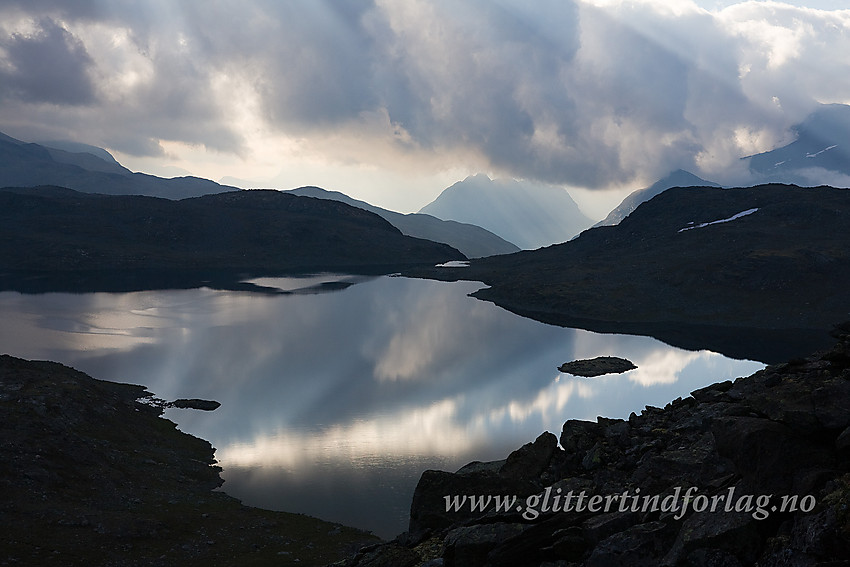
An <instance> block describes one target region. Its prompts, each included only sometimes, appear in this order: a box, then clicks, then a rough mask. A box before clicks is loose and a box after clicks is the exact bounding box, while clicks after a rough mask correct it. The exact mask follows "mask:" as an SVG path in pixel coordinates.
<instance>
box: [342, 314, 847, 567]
mask: <svg viewBox="0 0 850 567" xmlns="http://www.w3.org/2000/svg"><path fill="white" fill-rule="evenodd" d="M833 334H834V336H835V337H836V338H838V339H839V342H838V344H837V345H836V346H835V347H834V348H833V349H832V350H829V351H828V352H823V353H819V354H817V355H813V356H811V357H808V358H805V359H798V360H793V361H790V362H788V363H784V364H779V365H773V366H769V367H767V368H766V369H765V370H763V371H760V372H757V373H756V374H754V375H752V376H749V377H747V378H739V379H737V380H735V381H734V382H731V381H727V382H722V383H718V384H713V385H711V386H708V387H706V388H702V389H700V390H697V391H695V392H693V393H692V394H691V396H689V397H687V398H684V399H681V398H680V399H677V400H675V401H673V402H672V403H670V404H668V405H667V406H666V407H665V408H663V409H661V408H653V407H647V408H646V409H645V410H643V411H642V412H641V414H640V415H636V414H634V413H633V414H632V415H631V416H630V417H629V419H628V420H620V419H605V418H601V417H600V418H598V419H597V421H596V422H587V421H575V420H570V421H567V422H566V423H565V424H564V427H563V431H562V432H561V436H560V439H558V438H556V437H555V435H553V434H551V433H548V432H547V433H543V434H542V435H541V436H540V437H538V438H537V440H535V441H534V442H533V443H529V444H527V445H525V446H523V447H521V448H520V449H518V450H517V451H514V452H513V453H512V454H511V455H510V456H508V458H507V459H506V460H504V461H498V462H491V463H470V464H469V465H467V466H465V467H463V468H462V469H460V470H459V471H458V472H456V473H448V472H442V471H433V470H431V471H426V472H425V473H424V474H423V475H422V478H421V479H420V481H419V485H418V486H417V488H416V492H415V495H414V498H413V504H412V506H411V518H410V529H409V532H407V533H405V534H402V535H401V536H399V537H398V538H397V539H396V540H395V541H393V542H389V543H385V544H381V545H378V546H372V547H367V548H365V549H363V550H361V551H360V552H359V553H358V554H357V555H356V556H353V557H351V558H350V559H348V560H347V561H345V562H342V563H339V565H345V566H346V567H355V566H356V567H367V566H368V567H375V566H394V567H413V566H429V567H436V566H439V565H443V566H446V567H450V566H463V567H478V566H481V567H484V566H487V567H497V566H506V567H508V566H526V565H528V566H541V567H542V566H547V567H554V566H559V567H567V566H600V567H601V566H610V565H620V566H632V565H633V566H645V565H671V566H687V565H695V566H696V565H711V566H715V567H737V566H744V565H762V566H795V567H805V566H815V565H833V566H834V565H850V324H844V325H842V326H840V327H838V328H836V330H835V331H834V333H833ZM559 441H560V446H559ZM447 496H448V497H449V498H448V500H447V498H446V497H447ZM487 496H489V497H490V500H489V501H488V500H487V498H486V497H487ZM496 496H499V497H500V499H501V498H502V497H505V496H508V497H511V496H516V500H511V499H510V498H509V499H508V500H507V501H508V502H509V503H510V506H508V508H509V510H508V511H505V510H504V502H505V501H504V500H502V501H501V502H502V504H503V509H502V510H500V511H496V505H497V502H496V498H495V497H496ZM464 497H465V498H464ZM482 497H483V498H484V499H483V500H482ZM473 499H474V502H475V505H476V508H477V509H476V511H474V512H473V511H472V506H471V505H472V502H473ZM449 504H450V505H451V507H452V508H453V510H451V511H447V507H448V506H447V505H449ZM482 506H483V507H484V508H485V510H484V511H483V512H482V511H481V507H482Z"/></svg>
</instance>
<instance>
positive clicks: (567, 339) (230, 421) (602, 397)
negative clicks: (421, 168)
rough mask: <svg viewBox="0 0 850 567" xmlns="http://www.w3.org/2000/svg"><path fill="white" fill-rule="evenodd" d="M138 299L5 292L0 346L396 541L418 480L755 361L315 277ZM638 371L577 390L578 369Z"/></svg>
mask: <svg viewBox="0 0 850 567" xmlns="http://www.w3.org/2000/svg"><path fill="white" fill-rule="evenodd" d="M252 282H253V283H255V284H257V285H259V286H265V287H267V288H273V289H277V290H281V291H286V292H289V293H286V294H283V293H254V292H246V291H239V292H236V291H218V290H212V289H207V288H201V289H192V290H165V291H146V292H133V293H87V294H66V293H50V294H41V295H27V294H20V293H17V292H3V293H0V311H2V313H3V317H2V321H0V351H2V352H3V353H7V354H11V355H13V356H18V357H22V358H29V359H47V360H55V361H58V362H62V363H64V364H67V365H69V366H73V367H75V368H77V369H79V370H82V371H84V372H86V373H88V374H90V375H92V376H93V377H95V378H99V379H103V380H112V381H117V382H127V383H134V384H143V385H145V386H146V387H147V388H148V390H149V391H151V392H153V393H154V394H155V395H156V396H157V397H160V398H163V399H166V400H172V399H176V398H205V399H213V400H217V401H219V402H221V404H222V405H221V407H220V408H219V409H217V410H215V411H213V412H203V411H197V410H177V409H171V410H168V411H167V412H166V417H168V418H169V419H172V420H173V421H175V422H177V423H178V425H179V427H180V429H181V430H182V431H185V432H188V433H191V434H193V435H197V436H198V437H201V438H204V439H207V440H208V441H210V442H211V443H212V444H213V446H214V447H216V456H217V458H218V460H219V463H220V464H221V466H222V467H223V469H224V471H223V473H222V476H223V477H224V479H225V484H224V486H223V489H224V490H225V491H226V492H227V493H229V494H231V495H233V496H235V497H237V498H239V499H241V500H242V501H243V502H244V503H245V504H249V505H254V506H260V507H265V508H272V509H278V510H287V511H292V512H303V513H306V514H310V515H314V516H318V517H320V518H323V519H327V520H332V521H338V522H342V523H345V524H348V525H353V526H357V527H361V528H364V529H369V530H372V531H374V532H375V533H376V534H378V535H380V536H382V537H393V536H395V535H397V534H398V533H400V532H401V531H404V530H405V529H406V527H407V518H408V512H409V506H410V501H411V497H412V494H413V489H414V487H415V486H416V482H417V481H418V479H419V476H420V474H421V473H422V471H423V470H425V469H429V468H438V469H443V470H456V469H458V468H459V467H461V466H462V465H464V464H466V463H468V462H470V461H472V460H482V461H484V460H496V459H503V458H505V457H506V456H507V455H508V454H509V453H510V452H511V451H513V450H514V449H516V448H517V447H519V446H521V445H522V444H524V443H527V442H529V441H532V440H534V439H535V438H536V437H537V436H538V435H539V434H540V433H541V432H543V431H546V430H548V431H551V432H553V433H555V434H556V435H559V434H560V431H561V426H562V425H563V422H564V421H565V420H567V419H595V418H596V417H597V416H600V415H601V416H606V417H619V418H626V417H628V415H629V413H630V412H632V411H634V412H638V413H639V412H640V411H641V409H642V408H644V407H645V406H647V405H654V406H663V405H665V404H666V403H668V402H670V401H672V400H673V399H675V398H676V397H679V396H686V395H687V394H688V393H689V392H691V391H693V390H695V389H697V388H700V387H702V386H705V385H707V384H709V383H711V382H716V381H720V380H726V379H730V378H732V379H734V378H735V377H738V376H747V375H749V374H752V373H753V372H755V371H756V370H758V369H760V368H762V367H763V366H764V365H763V364H761V363H758V362H752V361H738V360H731V359H729V358H726V357H724V356H721V355H719V354H716V353H712V352H708V351H698V352H690V351H684V350H681V349H677V348H673V347H670V346H668V345H665V344H664V343H661V342H659V341H657V340H655V339H652V338H648V337H638V336H628V335H611V334H596V333H591V332H587V331H582V330H576V329H565V328H560V327H554V326H550V325H545V324H542V323H538V322H535V321H532V320H529V319H525V318H522V317H519V316H517V315H514V314H512V313H509V312H507V311H504V310H502V309H500V308H498V307H496V306H494V305H492V304H490V303H487V302H482V301H478V300H476V299H472V298H470V297H467V294H469V293H471V292H473V291H475V290H476V289H478V288H480V287H481V284H478V283H471V282H456V283H445V282H435V281H427V280H416V279H407V278H401V277H355V276H345V275H331V274H320V275H315V276H310V277H304V278H263V279H258V280H252ZM595 356H619V357H623V358H627V359H629V360H631V361H633V362H634V363H635V364H636V365H637V366H638V368H637V370H632V371H629V372H626V373H624V374H620V375H608V376H601V377H597V378H580V377H574V376H571V375H567V374H562V373H560V372H559V371H558V366H559V365H561V364H562V363H564V362H568V361H571V360H574V359H582V358H592V357H595Z"/></svg>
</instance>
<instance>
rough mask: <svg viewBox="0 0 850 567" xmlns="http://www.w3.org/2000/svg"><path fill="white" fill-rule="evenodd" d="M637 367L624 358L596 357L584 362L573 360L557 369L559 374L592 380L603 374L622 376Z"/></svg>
mask: <svg viewBox="0 0 850 567" xmlns="http://www.w3.org/2000/svg"><path fill="white" fill-rule="evenodd" d="M636 368H637V366H635V365H634V363H633V362H632V361H630V360H626V359H625V358H617V357H616V356H598V357H596V358H591V359H586V360H573V361H572V362H565V363H564V364H562V365H561V366H559V367H558V370H559V371H560V372H564V373H566V374H572V375H574V376H584V377H586V378H592V377H594V376H602V375H603V374H622V373H623V372H628V371H629V370H634V369H636Z"/></svg>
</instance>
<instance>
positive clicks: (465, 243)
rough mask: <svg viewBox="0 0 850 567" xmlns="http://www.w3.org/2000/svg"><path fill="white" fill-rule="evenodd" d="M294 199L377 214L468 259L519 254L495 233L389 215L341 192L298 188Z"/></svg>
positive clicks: (424, 218)
mask: <svg viewBox="0 0 850 567" xmlns="http://www.w3.org/2000/svg"><path fill="white" fill-rule="evenodd" d="M287 192H288V193H292V194H295V195H302V196H306V197H316V198H319V199H332V200H335V201H341V202H343V203H347V204H349V205H351V206H353V207H358V208H361V209H363V210H366V211H369V212H372V213H375V214H376V215H378V216H381V217H383V218H384V219H386V220H387V221H388V222H389V223H390V224H392V225H393V226H395V227H396V228H398V229H399V230H400V231H401V232H402V233H403V234H406V235H408V236H415V237H416V238H425V239H427V240H433V241H434V242H442V243H444V244H448V245H449V246H451V247H453V248H457V249H458V250H460V251H461V252H462V253H463V254H464V255H465V256H466V257H468V258H481V257H484V256H493V255H495V254H510V253H512V252H518V251H519V248H518V247H517V246H514V245H513V244H511V243H510V242H507V241H506V240H504V239H502V238H500V237H498V236H496V235H495V234H493V233H492V232H490V231H488V230H485V229H483V228H481V227H480V226H475V225H472V224H467V223H460V222H456V221H451V220H449V221H445V220H441V219H438V218H437V217H434V216H431V215H427V214H421V213H411V214H406V215H405V214H402V213H397V212H395V211H388V210H386V209H382V208H380V207H376V206H374V205H370V204H369V203H367V202H365V201H358V200H357V199H352V198H351V197H349V196H348V195H346V194H345V193H340V192H339V191H327V190H325V189H321V188H319V187H299V188H298V189H291V190H290V191H287Z"/></svg>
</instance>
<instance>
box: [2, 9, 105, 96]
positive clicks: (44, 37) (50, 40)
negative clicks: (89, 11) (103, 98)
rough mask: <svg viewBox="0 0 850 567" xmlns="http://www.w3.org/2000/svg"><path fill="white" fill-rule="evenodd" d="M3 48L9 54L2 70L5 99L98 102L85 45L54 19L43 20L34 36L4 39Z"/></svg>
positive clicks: (22, 35)
mask: <svg viewBox="0 0 850 567" xmlns="http://www.w3.org/2000/svg"><path fill="white" fill-rule="evenodd" d="M0 49H2V50H3V52H5V55H6V56H5V57H4V61H3V66H2V68H0V84H2V85H3V86H2V87H0V91H1V92H2V94H3V96H4V97H13V98H18V99H21V100H26V101H29V102H47V103H52V104H59V105H61V104H67V105H72V106H75V105H80V104H91V103H94V102H95V93H94V87H93V85H92V82H91V79H90V76H89V73H90V70H91V67H92V59H91V57H90V56H89V54H88V52H87V51H86V47H85V45H83V43H82V42H81V41H80V40H79V39H78V38H76V37H74V36H73V35H72V34H70V33H68V31H67V30H65V29H63V28H62V27H60V26H59V25H58V24H56V22H54V21H53V20H51V19H49V18H45V19H42V20H40V21H39V23H38V27H37V29H36V30H35V31H34V32H33V33H31V34H23V33H14V34H12V35H11V36H10V37H7V38H5V40H0Z"/></svg>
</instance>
